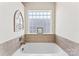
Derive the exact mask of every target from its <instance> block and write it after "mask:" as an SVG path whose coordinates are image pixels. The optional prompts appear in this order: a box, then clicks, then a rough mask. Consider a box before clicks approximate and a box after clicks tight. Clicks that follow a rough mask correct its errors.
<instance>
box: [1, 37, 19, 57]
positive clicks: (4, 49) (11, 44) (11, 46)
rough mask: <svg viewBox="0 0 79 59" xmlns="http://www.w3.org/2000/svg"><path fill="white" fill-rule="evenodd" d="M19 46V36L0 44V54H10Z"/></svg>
mask: <svg viewBox="0 0 79 59" xmlns="http://www.w3.org/2000/svg"><path fill="white" fill-rule="evenodd" d="M19 47H20V42H19V38H15V39H12V40H9V41H7V42H4V43H2V44H0V56H10V55H12V54H13V53H14V52H15V51H16V50H17V49H18V48H19Z"/></svg>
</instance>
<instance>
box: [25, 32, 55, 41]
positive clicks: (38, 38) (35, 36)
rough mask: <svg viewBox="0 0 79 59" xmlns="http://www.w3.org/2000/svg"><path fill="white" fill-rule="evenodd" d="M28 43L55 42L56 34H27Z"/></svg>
mask: <svg viewBox="0 0 79 59" xmlns="http://www.w3.org/2000/svg"><path fill="white" fill-rule="evenodd" d="M25 41H26V42H55V34H41V35H40V34H26V35H25Z"/></svg>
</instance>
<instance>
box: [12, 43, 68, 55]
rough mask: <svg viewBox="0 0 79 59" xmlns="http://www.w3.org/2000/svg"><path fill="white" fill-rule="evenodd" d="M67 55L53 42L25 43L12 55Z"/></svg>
mask: <svg viewBox="0 0 79 59" xmlns="http://www.w3.org/2000/svg"><path fill="white" fill-rule="evenodd" d="M32 55H35V56H68V54H67V53H66V52H65V51H63V50H62V49H61V48H60V47H59V46H58V45H57V44H55V43H26V44H25V45H23V46H22V47H21V48H20V49H18V50H17V51H16V52H15V53H14V54H13V56H32Z"/></svg>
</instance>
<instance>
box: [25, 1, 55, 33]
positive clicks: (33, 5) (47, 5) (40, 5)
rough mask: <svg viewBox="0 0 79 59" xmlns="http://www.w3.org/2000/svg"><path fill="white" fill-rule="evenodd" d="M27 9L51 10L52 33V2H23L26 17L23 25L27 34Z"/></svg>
mask: <svg viewBox="0 0 79 59" xmlns="http://www.w3.org/2000/svg"><path fill="white" fill-rule="evenodd" d="M28 10H52V15H51V16H52V19H51V20H52V21H51V22H52V28H51V30H52V31H51V33H53V34H54V32H55V30H54V3H52V2H28V3H26V4H25V17H26V25H25V32H26V34H28V30H29V29H28V17H27V16H28V15H27V12H28Z"/></svg>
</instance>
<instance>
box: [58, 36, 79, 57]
mask: <svg viewBox="0 0 79 59" xmlns="http://www.w3.org/2000/svg"><path fill="white" fill-rule="evenodd" d="M56 43H57V45H59V46H60V47H61V48H62V49H63V50H64V51H65V52H67V53H68V54H69V55H70V56H79V43H75V42H73V41H70V40H69V39H66V38H63V37H61V36H57V35H56Z"/></svg>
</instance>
